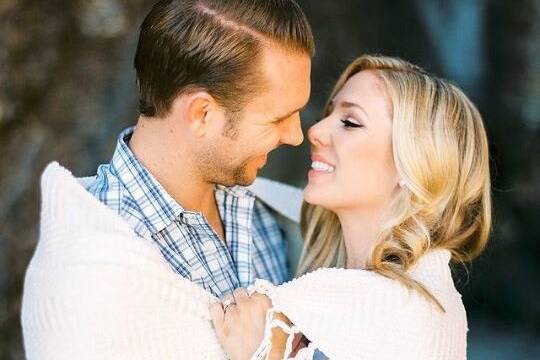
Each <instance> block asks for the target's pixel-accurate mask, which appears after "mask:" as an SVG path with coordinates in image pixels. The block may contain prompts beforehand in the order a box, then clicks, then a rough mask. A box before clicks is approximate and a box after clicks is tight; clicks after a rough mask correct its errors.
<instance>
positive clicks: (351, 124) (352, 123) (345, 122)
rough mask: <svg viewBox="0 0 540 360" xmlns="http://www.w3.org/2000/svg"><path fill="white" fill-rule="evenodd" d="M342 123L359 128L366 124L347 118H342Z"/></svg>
mask: <svg viewBox="0 0 540 360" xmlns="http://www.w3.org/2000/svg"><path fill="white" fill-rule="evenodd" d="M341 123H342V124H343V126H345V127H353V128H359V127H363V126H364V125H360V124H357V123H355V122H352V121H350V120H347V119H342V120H341Z"/></svg>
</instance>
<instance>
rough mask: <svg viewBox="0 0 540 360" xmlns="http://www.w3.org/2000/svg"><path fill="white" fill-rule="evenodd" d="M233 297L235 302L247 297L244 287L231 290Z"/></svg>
mask: <svg viewBox="0 0 540 360" xmlns="http://www.w3.org/2000/svg"><path fill="white" fill-rule="evenodd" d="M233 297H234V299H235V300H236V302H237V303H241V302H243V301H244V300H247V299H248V298H249V296H248V294H247V291H246V289H244V288H238V289H235V290H234V291H233Z"/></svg>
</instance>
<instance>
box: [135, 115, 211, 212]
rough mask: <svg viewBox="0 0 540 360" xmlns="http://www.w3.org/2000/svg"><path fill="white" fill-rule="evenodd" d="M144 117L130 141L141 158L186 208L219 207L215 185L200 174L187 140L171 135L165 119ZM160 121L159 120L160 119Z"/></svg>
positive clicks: (208, 209)
mask: <svg viewBox="0 0 540 360" xmlns="http://www.w3.org/2000/svg"><path fill="white" fill-rule="evenodd" d="M153 121H154V120H151V121H149V120H141V119H139V122H138V123H137V127H136V129H135V131H134V133H133V135H132V137H131V140H130V142H129V148H130V149H131V151H132V152H133V154H134V155H135V157H136V158H137V160H138V161H139V162H140V163H141V164H142V165H143V166H144V167H145V168H146V169H147V170H148V171H149V172H150V173H151V174H152V176H154V177H155V178H156V180H157V181H158V182H159V183H160V184H161V186H163V188H164V189H165V191H167V193H168V194H169V195H170V196H171V197H172V198H173V199H174V200H175V201H176V202H178V204H180V205H181V206H182V207H183V208H184V209H186V210H189V211H195V212H202V213H203V214H205V215H207V214H208V215H210V214H212V213H214V212H215V211H216V210H217V207H216V203H215V196H214V189H215V186H214V184H212V183H209V182H206V181H204V179H203V178H202V176H201V175H200V174H198V171H197V170H196V167H195V166H194V164H193V159H192V157H191V154H192V152H191V151H189V149H187V146H186V144H184V143H182V142H181V141H178V138H174V137H173V136H171V131H174V130H172V129H169V128H167V125H166V121H167V120H164V119H155V122H153ZM158 122H159V123H158Z"/></svg>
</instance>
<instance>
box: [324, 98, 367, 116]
mask: <svg viewBox="0 0 540 360" xmlns="http://www.w3.org/2000/svg"><path fill="white" fill-rule="evenodd" d="M338 104H339V105H341V106H343V107H344V108H357V109H360V110H361V111H362V112H363V113H364V114H365V115H366V117H367V118H369V115H368V113H367V111H366V109H364V108H363V107H362V106H361V105H359V104H357V103H354V102H351V101H340V102H339V103H338ZM334 105H335V104H334V102H333V101H332V102H330V106H332V107H333V106H334Z"/></svg>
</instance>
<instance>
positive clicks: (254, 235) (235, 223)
mask: <svg viewBox="0 0 540 360" xmlns="http://www.w3.org/2000/svg"><path fill="white" fill-rule="evenodd" d="M133 129H134V128H128V129H126V130H124V131H123V132H122V133H121V134H120V136H119V137H118V143H117V146H116V150H115V152H114V155H113V158H112V160H111V162H110V163H109V164H104V165H100V166H99V167H98V169H97V175H96V177H95V180H94V181H92V182H91V183H90V184H89V185H87V190H88V191H89V192H90V193H91V194H93V195H94V196H95V197H96V198H98V199H99V200H100V201H101V202H103V203H105V204H106V205H107V206H108V207H109V208H111V209H112V210H114V211H115V212H117V213H118V214H119V215H121V216H122V217H123V218H125V219H126V220H127V221H128V223H129V224H131V226H132V227H133V229H134V230H135V233H137V234H138V235H139V236H140V237H143V238H147V239H151V240H152V241H153V242H154V243H155V244H156V245H157V247H158V248H159V250H160V251H161V254H162V255H163V257H164V258H165V260H166V261H167V262H168V263H169V265H170V266H171V267H172V269H173V270H174V271H175V272H177V273H178V274H179V275H181V276H183V277H185V278H187V279H190V280H191V281H193V282H196V283H198V284H200V285H201V286H203V287H204V288H205V289H207V290H208V291H210V292H212V293H213V294H214V295H216V296H217V297H222V296H223V295H225V294H227V293H230V292H231V291H233V290H234V289H235V288H237V287H240V286H242V287H246V286H248V285H250V284H252V283H253V281H254V279H255V278H261V279H266V280H269V281H271V282H272V283H274V284H281V283H282V282H284V281H286V280H287V279H288V270H287V264H286V258H287V245H286V242H285V238H284V235H283V232H282V230H281V229H280V227H279V226H278V224H277V221H276V219H275V217H274V215H273V214H272V212H271V210H270V209H269V208H267V207H266V206H265V205H264V204H263V203H262V202H260V201H259V200H257V199H256V198H255V196H254V195H253V194H252V193H251V192H250V191H249V190H248V189H246V188H243V187H240V186H235V187H224V186H217V187H216V190H215V196H216V201H217V204H218V208H219V212H220V215H221V219H222V221H223V224H224V231H225V237H226V239H227V243H224V242H223V241H222V240H220V238H219V237H218V235H217V234H216V233H215V231H214V230H213V229H212V227H211V226H210V225H209V223H208V221H207V220H206V218H205V217H204V216H203V215H202V214H201V213H196V212H192V211H187V210H184V209H183V208H182V206H181V205H180V204H178V203H177V202H176V201H175V200H174V199H173V198H172V197H171V196H170V195H169V194H168V193H167V192H166V191H165V189H164V188H163V187H162V186H161V185H160V184H159V183H158V182H157V180H156V179H155V178H154V177H153V176H152V174H150V173H149V172H148V170H146V169H145V168H144V166H143V165H142V164H141V163H140V162H139V161H137V159H136V158H135V156H134V154H133V153H132V152H131V150H130V149H129V147H128V142H129V140H130V138H131V135H132V133H133Z"/></svg>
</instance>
